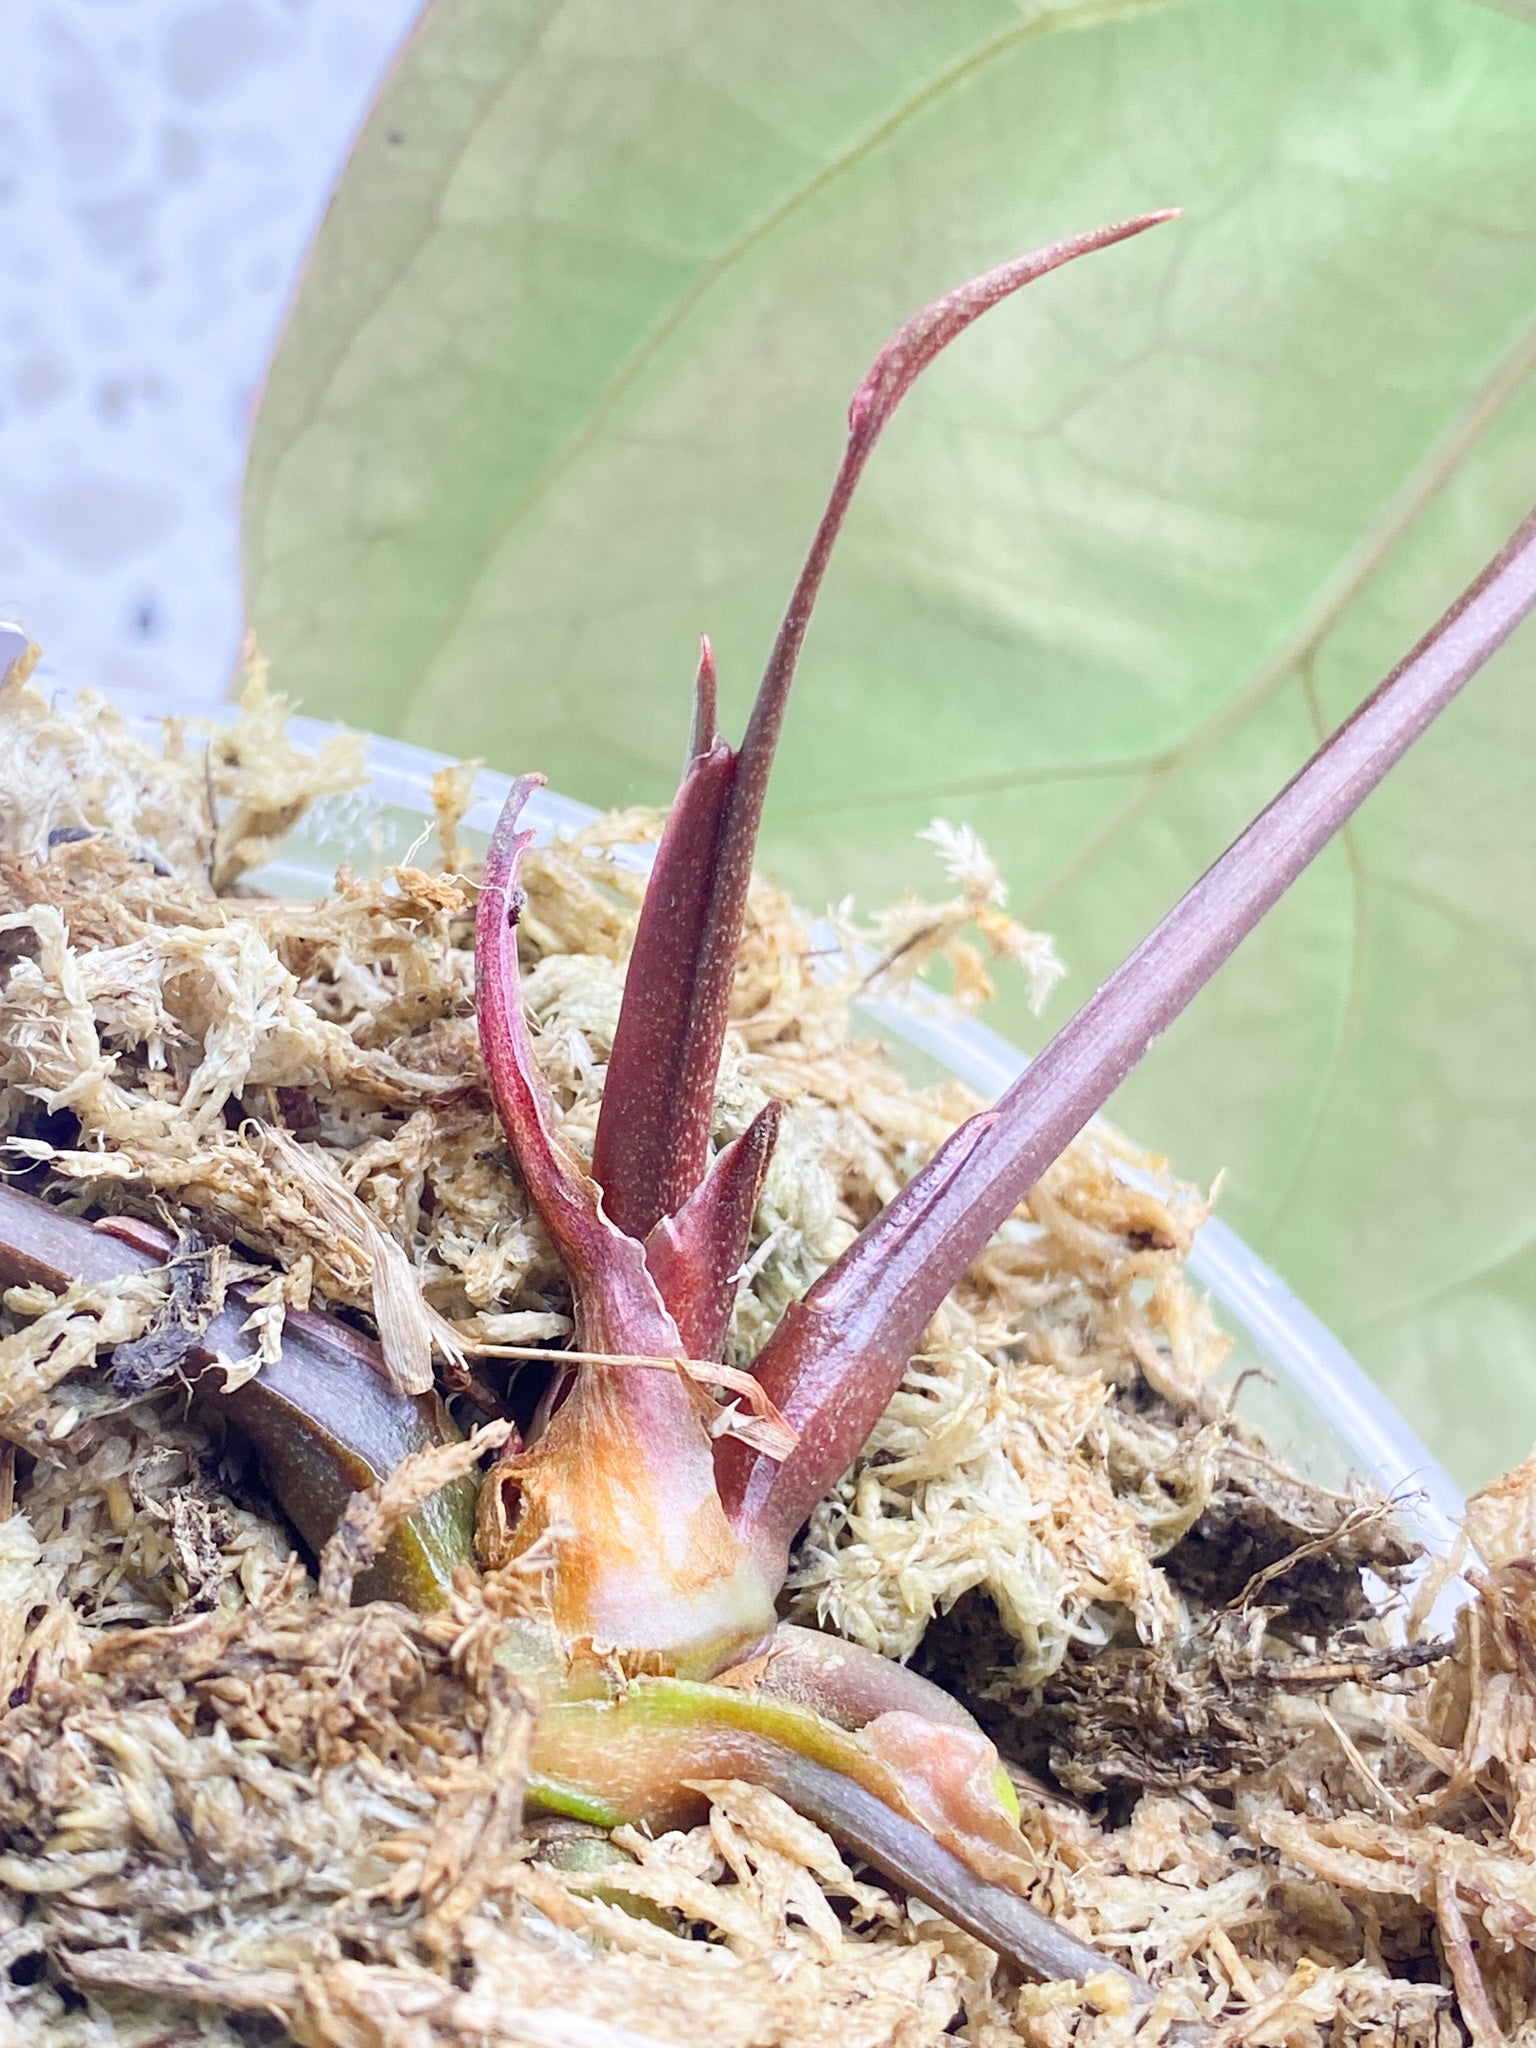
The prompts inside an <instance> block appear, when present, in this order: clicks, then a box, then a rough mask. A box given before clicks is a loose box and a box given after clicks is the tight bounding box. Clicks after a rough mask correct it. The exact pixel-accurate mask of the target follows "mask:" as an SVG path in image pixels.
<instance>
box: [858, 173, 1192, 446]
mask: <svg viewBox="0 0 1536 2048" xmlns="http://www.w3.org/2000/svg"><path fill="white" fill-rule="evenodd" d="M1182 210H1183V209H1182V208H1180V207H1177V206H1168V207H1163V208H1162V209H1161V210H1160V211H1158V212H1156V213H1142V214H1138V215H1137V216H1136V217H1135V218H1134V219H1133V220H1122V221H1115V222H1114V223H1112V224H1111V225H1110V226H1109V227H1102V228H1090V229H1089V230H1088V231H1087V232H1086V233H1085V234H1081V235H1069V236H1067V237H1066V239H1065V240H1064V241H1060V242H1050V243H1047V245H1046V246H1045V247H1044V248H1043V249H1034V250H1032V251H1031V252H1030V253H1029V255H1027V256H1016V257H1014V258H1013V260H1012V261H1011V262H1008V263H1000V264H998V266H997V268H996V269H995V270H986V271H983V272H982V274H981V276H980V277H973V278H972V279H971V280H970V282H969V283H968V284H963V285H960V286H958V287H957V288H956V289H955V290H954V291H952V292H946V293H945V294H944V296H943V297H942V298H938V299H935V300H934V301H933V303H932V304H931V305H928V306H924V308H923V310H922V311H921V312H920V313H915V314H913V316H912V318H911V319H910V320H909V321H908V322H907V323H906V325H905V326H904V327H902V328H901V329H900V331H899V332H898V333H897V334H895V335H894V336H893V337H892V338H891V340H890V341H888V342H887V343H886V345H885V347H884V348H883V349H882V350H881V351H880V353H879V355H878V356H876V358H875V360H874V363H873V364H872V365H871V368H870V371H869V375H868V376H867V377H866V378H865V379H864V382H863V383H862V384H861V385H860V386H859V388H858V390H857V391H856V392H855V393H854V394H853V399H852V402H851V403H850V405H849V407H848V432H849V435H850V436H851V437H852V438H853V439H854V440H856V441H858V440H864V441H873V440H874V438H875V437H876V436H877V435H878V434H879V433H880V432H881V430H882V429H883V428H884V426H885V424H886V421H887V420H889V418H890V416H891V414H892V413H893V412H894V411H895V410H896V408H897V406H898V405H899V404H900V403H901V401H902V399H903V398H905V397H906V395H907V393H908V392H909V391H910V390H911V388H912V386H913V384H914V383H915V382H916V381H917V379H918V378H919V377H920V376H921V375H922V373H923V371H924V370H926V369H927V367H928V365H929V364H930V363H931V362H932V361H933V359H934V358H935V356H937V355H938V354H939V353H940V351H941V350H943V349H945V348H947V347H948V346H949V344H950V343H951V342H952V341H953V340H954V339H955V338H956V336H957V335H960V334H963V333H964V332H965V330H966V328H967V327H969V326H970V324H971V322H972V321H973V320H978V319H980V317H981V315H982V314H983V313H986V312H989V311H990V310H991V308H992V307H993V306H996V305H998V304H999V303H1000V302H1001V301H1002V300H1003V299H1006V298H1009V297H1011V296H1012V294H1013V293H1014V292H1016V291H1019V290H1020V289H1021V288H1022V287H1023V286H1024V285H1027V284H1032V283H1033V282H1034V280H1035V279H1036V278H1037V277H1044V276H1045V274H1046V272H1047V271H1051V270H1059V269H1060V268H1061V267H1062V265H1063V264H1064V263H1071V262H1074V261H1075V260H1076V259H1077V258H1078V257H1079V256H1088V255H1091V254H1092V253H1093V252H1094V250H1096V249H1107V248H1109V247H1111V245H1112V244H1114V243H1115V242H1128V241H1129V240H1130V239H1131V237H1132V236H1133V235H1140V234H1144V233H1145V232H1146V230H1147V229H1148V228H1155V227H1157V226H1158V225H1159V224H1160V223H1161V222H1163V221H1165V220H1177V219H1178V217H1179V214H1180V213H1181V212H1182Z"/></svg>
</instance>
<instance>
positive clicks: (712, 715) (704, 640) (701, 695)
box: [688, 633, 719, 761]
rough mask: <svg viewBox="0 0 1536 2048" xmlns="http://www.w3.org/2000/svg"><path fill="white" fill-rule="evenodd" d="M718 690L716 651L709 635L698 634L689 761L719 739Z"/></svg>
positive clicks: (706, 751)
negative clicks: (697, 661)
mask: <svg viewBox="0 0 1536 2048" xmlns="http://www.w3.org/2000/svg"><path fill="white" fill-rule="evenodd" d="M718 698H719V691H718V688H717V684H716V677H715V650H714V648H713V647H711V646H710V644H709V635H708V634H707V633H701V634H700V635H699V668H698V674H697V675H696V676H695V677H694V682H693V733H692V736H691V737H690V739H689V741H688V758H689V760H690V761H696V760H697V759H698V758H699V756H700V754H707V753H708V752H709V750H710V748H711V747H712V746H713V745H714V744H715V741H716V739H717V738H718V737H719V728H718V726H717V724H716V713H717V705H718Z"/></svg>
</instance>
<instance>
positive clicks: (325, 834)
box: [118, 694, 1463, 1615]
mask: <svg viewBox="0 0 1536 2048" xmlns="http://www.w3.org/2000/svg"><path fill="white" fill-rule="evenodd" d="M118 701H119V702H120V703H121V704H122V707H123V709H124V710H125V711H127V712H128V713H129V714H130V716H133V717H134V718H135V719H144V720H150V719H153V718H154V717H156V716H157V715H160V716H163V715H164V714H165V713H166V712H167V711H169V710H172V709H174V710H177V711H182V710H187V711H193V710H195V711H197V712H198V713H199V714H200V715H203V716H208V715H213V716H220V715H221V714H220V712H219V711H218V710H214V711H213V712H212V713H211V714H210V712H209V711H208V710H207V709H206V708H205V707H201V706H196V707H194V706H181V705H177V706H174V707H173V706H170V705H166V704H153V703H150V702H148V701H146V700H143V699H138V698H130V697H128V696H127V695H126V694H123V695H120V696H119V697H118ZM291 730H292V732H293V735H294V738H295V740H296V741H297V742H298V743H299V744H300V745H302V746H315V745H318V744H319V742H320V741H321V740H322V739H324V738H326V737H327V736H329V735H330V734H331V733H332V732H333V731H334V730H335V728H334V727H332V726H329V725H325V724H322V723H320V722H318V721H315V720H312V719H302V718H301V719H295V720H294V721H293V724H292V728H291ZM368 748H369V768H370V775H369V780H368V782H367V784H366V786H365V787H363V788H362V789H359V790H356V791H353V792H351V793H349V794H347V795H345V796H340V797H329V798H325V799H323V800H322V801H320V802H318V803H317V804H315V805H314V806H313V807H312V808H311V810H310V811H309V812H308V814H307V815H306V816H305V818H304V819H303V821H302V822H301V823H300V825H299V826H298V827H297V828H296V829H295V831H294V832H293V833H291V834H290V835H289V837H288V839H287V840H286V841H285V842H284V844H283V846H282V848H281V850H280V852H279V854H278V856H277V858H276V859H275V860H273V861H272V862H271V863H270V864H269V865H268V866H266V867H265V868H263V869H262V870H261V871H260V873H259V875H257V876H254V877H253V878H252V879H253V880H255V881H257V882H258V883H259V884H260V886H262V887H264V888H267V889H269V890H270V891H271V892H272V893H273V894H275V895H289V896H308V897H314V896H318V895H322V894H324V893H325V892H326V891H327V890H328V889H329V887H330V886H331V880H332V877H333V875H334V873H335V870H336V867H337V864H338V863H339V862H340V861H342V860H343V859H345V860H348V861H350V862H351V863H352V865H353V866H354V868H356V869H358V870H359V871H360V872H370V871H372V872H376V871H377V870H378V869H380V868H382V867H385V866H388V865H390V864H391V863H393V862H396V861H400V860H403V859H404V858H405V857H406V856H407V855H408V854H409V853H410V852H411V850H412V848H413V847H415V846H417V845H419V844H420V842H421V840H422V838H423V835H424V833H425V832H426V831H427V830H428V829H429V828H430V824H431V819H432V798H431V781H432V776H433V773H434V772H435V771H436V770H437V769H439V768H442V767H445V766H447V765H449V764H450V761H451V757H450V756H448V755H445V754H433V753H429V752H427V751H426V750H425V749H424V748H420V747H413V746H407V745H405V744H403V743H402V742H400V741H396V740H386V739H379V738H372V739H370V740H369V742H368ZM509 787H510V782H509V779H508V778H507V777H506V776H504V775H495V774H492V773H490V772H489V771H483V772H482V773H481V775H480V777H479V779H478V781H477V782H476V785H475V798H474V802H473V804H472V806H471V808H470V809H469V811H468V812H467V813H466V816H465V819H464V823H463V828H462V829H463V832H464V836H465V838H466V841H467V842H468V843H469V844H471V845H476V844H477V842H478V843H479V844H483V843H484V841H485V840H486V839H488V838H489V835H490V832H491V829H492V827H493V826H494V824H495V822H496V818H497V816H498V814H499V812H500V809H501V805H502V803H503V801H504V800H505V797H506V794H507V790H508V789H509ZM594 815H595V813H594V812H593V811H592V809H591V808H590V807H589V806H588V805H586V804H582V803H578V802H576V801H575V800H574V799H572V798H570V797H565V796H560V795H557V794H556V793H555V792H553V791H551V790H540V791H538V792H536V793H535V795H534V796H533V797H532V798H531V799H530V801H529V804H528V807H527V810H526V812H525V817H526V820H527V822H528V824H530V825H531V826H533V827H534V829H535V830H536V831H537V832H539V833H540V834H541V835H544V836H553V835H554V834H556V833H558V832H559V831H561V830H562V829H571V828H574V827H576V826H579V825H582V824H585V823H586V822H587V821H588V820H589V819H590V818H592V817H593V816H594ZM636 852H637V858H641V859H643V858H646V857H647V856H644V855H641V853H640V850H639V849H636ZM864 1007H865V1008H866V1010H867V1012H868V1014H869V1016H870V1017H871V1019H872V1021H873V1023H874V1024H875V1025H876V1026H878V1028H879V1030H880V1031H881V1033H882V1035H883V1036H886V1037H887V1038H888V1039H889V1040H892V1041H897V1042H898V1043H897V1044H895V1045H893V1050H897V1051H899V1050H900V1049H901V1048H902V1047H903V1046H904V1047H905V1048H907V1049H908V1052H909V1057H915V1058H916V1059H917V1060H918V1061H919V1062H931V1063H932V1064H930V1065H929V1066H928V1072H929V1074H930V1075H931V1074H933V1073H934V1072H936V1071H937V1070H940V1069H942V1070H944V1071H946V1072H949V1073H952V1074H955V1075H957V1076H958V1077H959V1078H960V1079H961V1080H963V1081H965V1082H967V1083H968V1084H969V1085H970V1086H971V1087H973V1088H975V1089H977V1090H978V1091H979V1092H981V1093H982V1094H985V1095H988V1096H995V1095H998V1094H1000V1093H1001V1092H1002V1090H1003V1089H1005V1088H1006V1087H1007V1086H1008V1085H1009V1083H1010V1082H1012V1081H1013V1080H1014V1079H1015V1077H1016V1076H1017V1075H1018V1074H1019V1073H1020V1072H1021V1071H1022V1069H1023V1068H1024V1066H1025V1065H1026V1064H1027V1061H1026V1057H1025V1055H1024V1054H1023V1053H1022V1052H1020V1050H1019V1049H1018V1047H1017V1046H1015V1045H1012V1044H1011V1043H1010V1042H1009V1041H1008V1040H1007V1039H1005V1038H1003V1037H1002V1036H1001V1035H1000V1034H999V1033H998V1032H996V1031H993V1030H991V1029H989V1028H988V1027H987V1026H986V1025H985V1024H982V1023H979V1022H977V1021H976V1020H974V1019H972V1018H969V1017H965V1016H962V1015H960V1014H959V1013H958V1012H957V1011H956V1010H955V1009H954V1008H953V1006H951V1005H950V1004H948V1003H946V1002H945V1001H944V1000H943V998H942V997H940V996H937V995H934V994H931V993H929V992H927V991H923V990H918V991H916V992H915V993H914V994H913V995H912V996H910V997H909V996H907V995H903V996H902V998H901V999H900V1001H892V1000H874V1001H871V1002H869V1003H868V1004H867V1005H865V1006H864ZM1189 1269H1190V1271H1191V1273H1192V1274H1193V1275H1194V1277H1195V1279H1196V1280H1197V1281H1199V1282H1200V1283H1201V1284H1202V1285H1203V1286H1204V1287H1205V1288H1207V1289H1208V1290H1209V1293H1210V1296H1211V1300H1212V1303H1213V1305H1214V1307H1215V1309H1216V1312H1217V1315H1218V1317H1219V1318H1220V1320H1221V1323H1222V1325H1223V1327H1224V1328H1225V1329H1226V1330H1227V1331H1228V1333H1229V1334H1230V1336H1231V1338H1232V1340H1233V1344H1232V1354H1231V1357H1230V1358H1229V1360H1228V1361H1227V1363H1226V1364H1225V1365H1224V1366H1223V1367H1222V1372H1221V1376H1222V1378H1223V1379H1225V1380H1230V1381H1231V1382H1233V1383H1234V1384H1236V1385H1237V1387H1238V1393H1237V1406H1238V1409H1239V1412H1240V1413H1242V1414H1243V1415H1244V1416H1245V1417H1246V1418H1247V1419H1248V1420H1250V1421H1251V1422H1252V1423H1253V1424H1254V1425H1255V1426H1256V1427H1257V1428H1259V1429H1260V1430H1261V1431H1262V1432H1263V1434H1264V1436H1265V1438H1266V1440H1267V1441H1268V1442H1269V1444H1270V1445H1271V1446H1272V1448H1273V1449H1274V1450H1275V1451H1276V1452H1277V1453H1279V1454H1280V1455H1282V1456H1283V1457H1285V1458H1286V1459H1288V1460H1289V1461H1290V1462H1291V1463H1292V1464H1293V1465H1294V1466H1295V1467H1296V1468H1297V1469H1298V1470H1300V1471H1302V1472H1304V1473H1305V1474H1306V1475H1307V1476H1308V1477H1310V1478H1312V1479H1314V1480H1316V1481H1317V1482H1318V1483H1320V1484H1322V1485H1326V1486H1332V1487H1342V1486H1344V1485H1346V1484H1347V1483H1348V1482H1349V1481H1350V1480H1351V1479H1352V1478H1361V1479H1366V1480H1369V1481H1372V1482H1374V1484H1375V1485H1377V1486H1379V1487H1380V1488H1381V1489H1382V1490H1383V1491H1384V1492H1386V1493H1387V1494H1389V1495H1390V1496H1392V1497H1393V1498H1394V1499H1395V1500H1396V1501H1397V1503H1398V1505H1399V1508H1400V1511H1401V1515H1402V1519H1403V1521H1404V1522H1405V1523H1406V1524H1407V1526H1408V1527H1409V1529H1410V1530H1411V1531H1412V1532H1413V1533H1414V1534H1415V1535H1416V1536H1417V1537H1418V1539H1419V1540H1420V1541H1421V1542H1422V1543H1424V1544H1425V1546H1426V1547H1427V1548H1428V1549H1429V1550H1430V1551H1431V1552H1433V1553H1435V1554H1438V1555H1441V1556H1444V1555H1447V1554H1449V1552H1450V1551H1451V1549H1452V1547H1453V1544H1454V1542H1455V1539H1456V1534H1457V1528H1458V1524H1459V1521H1460V1516H1461V1512H1462V1507H1463V1502H1462V1498H1461V1495H1460V1493H1459V1491H1458V1490H1457V1487H1456V1485H1455V1483H1454V1482H1453V1481H1452V1479H1451V1478H1450V1476H1449V1474H1448V1473H1446V1472H1445V1471H1444V1470H1443V1469H1442V1468H1441V1466H1440V1465H1439V1464H1438V1463H1437V1462H1436V1461H1435V1459H1434V1458H1433V1457H1431V1455H1430V1453H1429V1452H1428V1450H1427V1449H1426V1448H1425V1446H1424V1445H1423V1444H1422V1443H1421V1442H1420V1441H1419V1439H1418V1437H1417V1436H1415V1434H1414V1432H1413V1431H1412V1430H1411V1429H1410V1428H1409V1426H1408V1424H1407V1423H1406V1422H1405V1421H1404V1420H1403V1418H1402V1417H1401V1416H1400V1415H1399V1414H1398V1412H1397V1410H1396V1409H1395V1408H1394V1407H1393V1406H1392V1404H1391V1402H1390V1401H1388V1400H1387V1398H1386V1397H1385V1395H1383V1394H1382V1393H1381V1391H1380V1390H1379V1388H1377V1387H1376V1385H1375V1384H1374V1382H1373V1381H1371V1380H1370V1379H1369V1378H1368V1377H1367V1376H1366V1374H1365V1373H1364V1372H1363V1371H1362V1370H1361V1368H1360V1367H1359V1366H1358V1365H1357V1364H1356V1363H1355V1361H1354V1359H1353V1358H1352V1357H1351V1356H1350V1354H1349V1353H1348V1351H1347V1350H1346V1349H1345V1348H1344V1346H1343V1345H1342V1344H1341V1343H1340V1342H1339V1341H1338V1339H1337V1338H1336V1337H1335V1336H1333V1334H1332V1333H1331V1332H1330V1331H1329V1330H1328V1329H1327V1328H1326V1326H1325V1325H1324V1324H1323V1323H1322V1322H1321V1321H1319V1319H1318V1318H1317V1317H1316V1316H1315V1315H1313V1313H1312V1312H1311V1310H1310V1309H1308V1308H1307V1307H1306V1306H1305V1304H1304V1303H1303V1302H1301V1301H1299V1300H1298V1299H1297V1297H1296V1296H1295V1295H1294V1294H1293V1293H1292V1292H1291V1290H1290V1289H1289V1288H1288V1287H1287V1286H1286V1285H1285V1283H1284V1282H1283V1281H1282V1280H1281V1279H1280V1278H1279V1277H1278V1276H1277V1275H1276V1274H1275V1273H1273V1272H1272V1271H1271V1270H1270V1269H1269V1267H1268V1266H1266V1265H1265V1264H1264V1262H1263V1260H1262V1259H1260V1258H1258V1257H1257V1256H1256V1255H1255V1254H1254V1253H1253V1252H1252V1251H1251V1250H1250V1249H1249V1248H1248V1246H1247V1245H1246V1244H1244V1243H1243V1241H1242V1239H1241V1238H1240V1237H1238V1236H1237V1234H1236V1233H1235V1232H1234V1231H1232V1230H1230V1229H1228V1227H1227V1226H1226V1225H1225V1224H1224V1223H1222V1222H1221V1221H1219V1220H1218V1219H1215V1218H1213V1219H1212V1220H1211V1221H1210V1222H1208V1223H1206V1224H1205V1225H1204V1226H1203V1228H1202V1229H1201V1230H1200V1231H1199V1232H1198V1233H1197V1235H1196V1238H1195V1243H1194V1248H1193V1251H1192V1253H1191V1255H1190V1260H1189ZM1457 1598H1458V1589H1457V1588H1456V1587H1453V1588H1452V1589H1451V1590H1450V1592H1449V1594H1448V1596H1447V1598H1446V1600H1445V1602H1444V1603H1443V1612H1444V1613H1445V1614H1447V1615H1448V1613H1449V1611H1450V1609H1451V1608H1452V1607H1453V1606H1454V1605H1455V1604H1457Z"/></svg>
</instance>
